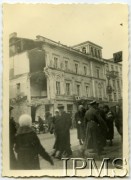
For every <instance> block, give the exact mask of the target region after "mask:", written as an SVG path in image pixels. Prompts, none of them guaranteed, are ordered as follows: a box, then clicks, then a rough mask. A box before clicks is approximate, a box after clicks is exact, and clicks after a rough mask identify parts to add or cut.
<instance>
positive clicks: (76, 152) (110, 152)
mask: <svg viewBox="0 0 131 180" xmlns="http://www.w3.org/2000/svg"><path fill="white" fill-rule="evenodd" d="M39 138H40V141H41V143H42V145H43V146H44V147H45V149H46V150H47V151H48V152H49V154H52V151H53V150H52V144H53V143H54V141H55V138H54V136H52V135H51V134H49V133H48V134H40V135H39ZM48 141H50V144H49V143H48ZM71 145H72V151H73V155H72V157H73V158H74V157H78V158H80V157H82V158H83V156H82V155H81V148H82V146H80V145H79V142H78V139H77V132H76V129H72V130H71ZM106 157H107V158H110V159H111V160H112V159H114V158H116V157H119V158H122V142H121V137H120V135H119V134H118V132H117V130H116V129H115V134H114V145H113V147H112V146H109V145H107V146H106V147H105V155H102V156H101V157H100V158H99V159H97V160H95V161H96V164H97V165H98V167H100V164H101V163H102V161H101V160H102V158H106ZM39 158H40V167H41V169H59V168H61V169H62V168H63V161H60V160H58V159H55V158H54V166H50V167H49V164H48V162H46V161H45V160H44V159H42V158H41V157H39ZM70 158H71V157H70ZM86 158H88V156H87V157H86ZM80 166H81V164H80ZM68 168H72V161H71V160H70V161H69V162H68ZM109 168H113V167H112V163H111V161H110V163H109Z"/></svg>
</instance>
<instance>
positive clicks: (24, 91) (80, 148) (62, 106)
mask: <svg viewBox="0 0 131 180" xmlns="http://www.w3.org/2000/svg"><path fill="white" fill-rule="evenodd" d="M9 42H10V88H9V92H10V107H9V112H10V158H11V159H10V167H11V168H13V169H17V168H18V169H41V168H44V167H43V164H44V165H45V163H42V162H43V161H42V160H41V159H39V155H40V156H41V157H42V158H44V159H45V160H46V161H47V163H48V165H47V168H49V167H50V166H51V165H52V166H53V168H61V167H62V166H61V163H62V161H61V159H62V158H68V157H72V156H74V157H77V156H78V157H84V158H85V157H90V156H91V157H95V158H96V157H97V158H98V157H99V158H100V157H106V153H107V154H108V155H109V153H108V152H110V156H111V157H112V156H115V154H114V153H115V152H116V149H117V151H118V152H120V156H122V137H123V110H122V63H121V62H122V51H119V52H117V53H114V54H113V58H112V59H104V58H103V57H102V47H100V46H99V45H96V44H94V43H92V42H90V41H86V42H83V43H80V44H78V45H75V46H73V47H67V46H65V45H63V44H59V43H57V42H54V41H52V40H50V39H47V38H45V37H42V36H37V39H36V40H30V39H26V38H20V37H17V33H12V34H11V35H10V41H9ZM18 59H19V60H18ZM73 59H75V60H73ZM114 128H116V131H115V135H114ZM70 130H71V133H70ZM40 133H43V135H42V134H41V135H39V134H40ZM76 134H77V137H76ZM37 135H38V136H37ZM53 135H54V136H53ZM114 137H115V143H114ZM118 137H119V138H118ZM77 139H78V140H77ZM120 139H121V140H120ZM44 141H45V142H44ZM78 142H79V144H78ZM42 144H43V146H42ZM108 146H109V148H108ZM46 147H47V150H45V149H44V148H46ZM110 147H112V148H110ZM114 151H115V152H114ZM116 155H118V153H117V154H116ZM111 157H108V158H111ZM99 158H98V159H99ZM114 158H115V157H114ZM56 159H57V161H56ZM58 160H59V161H60V162H59V161H58ZM12 163H13V164H12ZM54 163H55V165H54ZM69 164H70V163H69ZM54 166H55V167H54Z"/></svg>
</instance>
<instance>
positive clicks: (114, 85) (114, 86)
mask: <svg viewBox="0 0 131 180" xmlns="http://www.w3.org/2000/svg"><path fill="white" fill-rule="evenodd" d="M113 88H114V89H116V84H115V80H113Z"/></svg>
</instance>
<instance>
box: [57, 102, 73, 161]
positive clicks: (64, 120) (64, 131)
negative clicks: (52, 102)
mask: <svg viewBox="0 0 131 180" xmlns="http://www.w3.org/2000/svg"><path fill="white" fill-rule="evenodd" d="M57 108H58V109H59V113H60V117H59V118H60V120H59V125H57V128H58V129H57V138H58V142H59V153H58V154H57V156H56V158H58V159H61V158H62V156H64V157H69V156H70V155H71V154H72V151H71V148H70V127H71V117H70V115H69V114H68V113H66V112H65V111H64V106H63V105H58V107H57Z"/></svg>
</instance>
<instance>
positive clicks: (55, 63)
mask: <svg viewBox="0 0 131 180" xmlns="http://www.w3.org/2000/svg"><path fill="white" fill-rule="evenodd" d="M57 67H58V58H56V57H54V68H57Z"/></svg>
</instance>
